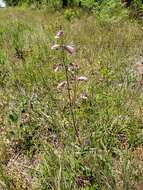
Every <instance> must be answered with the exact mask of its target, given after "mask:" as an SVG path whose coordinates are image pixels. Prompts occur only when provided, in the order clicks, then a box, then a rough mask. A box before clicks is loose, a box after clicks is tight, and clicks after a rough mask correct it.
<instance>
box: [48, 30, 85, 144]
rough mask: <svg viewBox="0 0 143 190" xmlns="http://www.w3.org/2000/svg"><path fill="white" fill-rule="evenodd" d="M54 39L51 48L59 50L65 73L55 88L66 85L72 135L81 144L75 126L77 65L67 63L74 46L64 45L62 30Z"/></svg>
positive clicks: (59, 88)
mask: <svg viewBox="0 0 143 190" xmlns="http://www.w3.org/2000/svg"><path fill="white" fill-rule="evenodd" d="M55 39H57V41H58V42H59V43H58V44H54V45H53V46H52V47H51V49H52V50H60V51H61V58H62V63H61V64H60V65H61V66H62V68H63V71H64V74H65V78H66V80H65V81H62V82H60V83H59V84H58V86H57V89H58V90H62V89H64V88H65V87H66V89H67V93H68V101H69V110H70V113H71V119H72V124H73V128H74V133H75V134H74V136H75V138H76V139H77V141H78V144H79V145H80V146H81V145H82V143H81V139H80V135H79V129H78V127H77V120H76V82H77V80H78V79H79V78H77V76H76V69H77V65H76V64H74V63H69V60H68V55H67V54H71V55H72V54H73V53H74V52H75V47H73V46H71V45H65V43H64V32H63V31H62V30H60V31H58V32H57V34H56V36H55ZM55 68H56V69H55V71H58V70H59V68H60V66H58V65H56V67H55ZM71 80H72V81H71ZM71 82H74V84H75V88H74V90H73V97H72V93H71Z"/></svg>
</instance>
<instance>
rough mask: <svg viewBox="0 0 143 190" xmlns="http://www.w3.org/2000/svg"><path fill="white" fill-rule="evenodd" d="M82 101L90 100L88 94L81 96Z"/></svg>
mask: <svg viewBox="0 0 143 190" xmlns="http://www.w3.org/2000/svg"><path fill="white" fill-rule="evenodd" d="M80 99H81V100H87V99H88V97H87V94H86V93H82V94H80Z"/></svg>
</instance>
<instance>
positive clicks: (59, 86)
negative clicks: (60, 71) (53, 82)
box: [57, 81, 67, 90]
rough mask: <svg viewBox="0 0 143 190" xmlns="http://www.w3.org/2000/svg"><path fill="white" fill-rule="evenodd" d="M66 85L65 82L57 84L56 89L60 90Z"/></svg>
mask: <svg viewBox="0 0 143 190" xmlns="http://www.w3.org/2000/svg"><path fill="white" fill-rule="evenodd" d="M66 84H67V81H62V82H60V83H59V84H58V86H57V89H58V90H62V89H63V88H64V87H65V86H66Z"/></svg>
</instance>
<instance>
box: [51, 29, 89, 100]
mask: <svg viewBox="0 0 143 190" xmlns="http://www.w3.org/2000/svg"><path fill="white" fill-rule="evenodd" d="M63 36H64V32H63V31H62V30H60V31H58V32H57V34H56V35H55V39H57V40H58V39H61V38H63ZM51 49H52V50H64V51H65V52H67V53H69V54H71V55H72V54H73V53H75V51H76V50H75V47H74V46H73V45H65V44H64V43H63V40H61V41H60V43H55V44H53V45H52V46H51ZM62 67H63V64H55V65H54V66H53V70H54V72H58V71H60V70H61V69H62ZM66 68H67V71H66V74H67V75H68V77H67V78H68V79H69V81H62V82H60V83H59V84H58V85H57V89H58V90H63V89H64V88H65V87H66V86H67V85H68V84H69V82H70V83H72V82H74V81H75V82H87V81H88V78H87V77H86V76H77V75H76V73H77V70H78V69H79V66H78V65H77V64H75V63H69V64H66ZM87 98H88V97H87V94H86V93H82V94H80V99H82V100H87Z"/></svg>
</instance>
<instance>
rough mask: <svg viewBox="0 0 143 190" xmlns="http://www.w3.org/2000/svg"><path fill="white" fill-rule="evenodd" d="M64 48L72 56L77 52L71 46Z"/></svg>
mask: <svg viewBox="0 0 143 190" xmlns="http://www.w3.org/2000/svg"><path fill="white" fill-rule="evenodd" d="M63 48H64V49H65V50H66V51H67V52H68V53H70V54H73V53H74V52H75V48H74V46H71V45H64V46H63Z"/></svg>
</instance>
